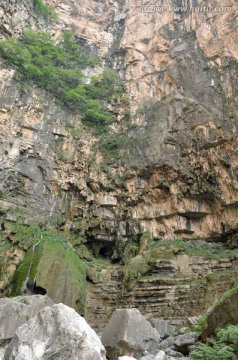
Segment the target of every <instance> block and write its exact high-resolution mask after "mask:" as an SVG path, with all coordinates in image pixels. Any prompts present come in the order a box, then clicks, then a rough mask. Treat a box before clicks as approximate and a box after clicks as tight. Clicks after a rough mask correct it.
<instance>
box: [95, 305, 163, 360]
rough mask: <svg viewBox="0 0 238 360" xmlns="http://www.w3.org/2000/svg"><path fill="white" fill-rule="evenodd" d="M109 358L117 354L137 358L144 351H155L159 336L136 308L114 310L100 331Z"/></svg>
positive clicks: (111, 359) (112, 359) (111, 358)
mask: <svg viewBox="0 0 238 360" xmlns="http://www.w3.org/2000/svg"><path fill="white" fill-rule="evenodd" d="M101 340H102V343H103V345H104V346H105V348H106V350H107V357H108V359H109V360H114V359H117V357H119V356H124V355H127V356H132V357H135V358H139V357H141V356H142V355H143V353H144V352H145V351H149V353H152V354H153V353H155V352H156V349H157V348H158V344H159V341H160V336H159V334H158V332H157V331H156V330H155V329H154V328H153V327H152V326H151V325H150V323H149V322H148V321H147V320H146V319H145V318H144V317H143V316H142V315H141V313H140V312H139V310H137V309H119V310H115V311H114V313H113V314H112V317H111V319H110V321H109V322H108V324H107V325H106V326H105V328H104V330H103V333H102V338H101Z"/></svg>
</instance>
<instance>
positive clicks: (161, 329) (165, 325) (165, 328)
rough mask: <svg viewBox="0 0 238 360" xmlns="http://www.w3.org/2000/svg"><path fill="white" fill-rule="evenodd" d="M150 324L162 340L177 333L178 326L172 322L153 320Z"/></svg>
mask: <svg viewBox="0 0 238 360" xmlns="http://www.w3.org/2000/svg"><path fill="white" fill-rule="evenodd" d="M150 322H151V325H152V326H153V327H154V328H155V329H156V330H157V331H158V333H159V334H160V336H161V337H162V338H164V337H165V335H166V334H170V335H173V334H174V333H175V332H176V326H173V325H171V321H170V320H164V319H159V318H153V319H151V320H150Z"/></svg>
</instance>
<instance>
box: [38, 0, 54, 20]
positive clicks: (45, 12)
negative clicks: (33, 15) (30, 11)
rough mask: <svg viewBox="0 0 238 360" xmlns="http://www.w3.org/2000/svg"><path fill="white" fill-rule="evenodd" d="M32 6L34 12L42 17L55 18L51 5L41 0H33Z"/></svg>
mask: <svg viewBox="0 0 238 360" xmlns="http://www.w3.org/2000/svg"><path fill="white" fill-rule="evenodd" d="M33 6H34V8H35V10H36V12H37V13H38V14H39V15H40V16H42V17H43V18H44V19H46V20H49V19H56V18H57V14H56V12H55V10H54V9H53V8H52V7H51V6H49V5H48V4H46V3H45V2H44V1H43V0H34V1H33Z"/></svg>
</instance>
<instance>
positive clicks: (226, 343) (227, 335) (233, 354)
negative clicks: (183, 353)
mask: <svg viewBox="0 0 238 360" xmlns="http://www.w3.org/2000/svg"><path fill="white" fill-rule="evenodd" d="M237 355H238V326H237V325H236V326H235V325H230V326H228V327H227V328H226V329H221V330H219V331H218V333H217V336H216V338H215V339H210V340H209V341H208V344H199V345H198V346H197V348H196V349H195V350H194V351H193V352H192V353H191V354H190V356H189V359H190V360H215V359H216V360H236V359H237Z"/></svg>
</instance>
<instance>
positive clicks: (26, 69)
mask: <svg viewBox="0 0 238 360" xmlns="http://www.w3.org/2000/svg"><path fill="white" fill-rule="evenodd" d="M39 3H41V1H40V2H39ZM0 54H1V55H2V57H3V58H4V59H5V61H6V63H7V64H9V65H14V67H15V69H16V78H17V79H18V80H21V81H25V82H28V83H34V84H36V85H37V86H39V87H41V88H43V89H45V90H47V91H49V92H51V93H52V94H53V95H54V96H55V97H56V99H57V101H58V102H59V104H61V105H63V106H66V107H68V108H69V109H70V111H72V112H75V113H78V114H80V115H81V120H82V122H83V123H84V124H86V125H88V126H90V127H92V128H94V129H96V133H97V134H101V133H103V132H105V131H106V130H107V127H108V125H109V124H110V123H111V122H112V121H114V120H115V119H114V117H113V115H112V113H110V112H109V111H108V110H107V105H108V104H109V103H110V102H111V100H112V98H113V97H120V96H121V95H122V94H123V93H124V87H123V85H122V83H121V81H120V80H119V79H118V77H117V75H116V73H115V71H113V70H108V71H104V72H103V73H101V74H100V75H98V76H94V77H92V78H91V82H90V83H89V84H85V79H84V75H83V70H84V69H85V68H88V67H94V66H95V65H97V64H98V63H99V62H100V60H99V58H97V57H89V56H88V55H86V54H85V53H84V52H83V51H81V50H80V49H79V46H78V44H77V43H76V41H75V38H74V36H73V34H72V33H71V32H65V33H64V34H63V37H62V39H61V41H60V42H59V43H58V44H57V45H56V44H55V43H54V41H53V39H52V37H51V35H50V34H49V33H47V32H34V31H32V30H26V31H25V32H24V33H23V35H22V37H21V39H20V40H17V39H9V40H1V41H0Z"/></svg>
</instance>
